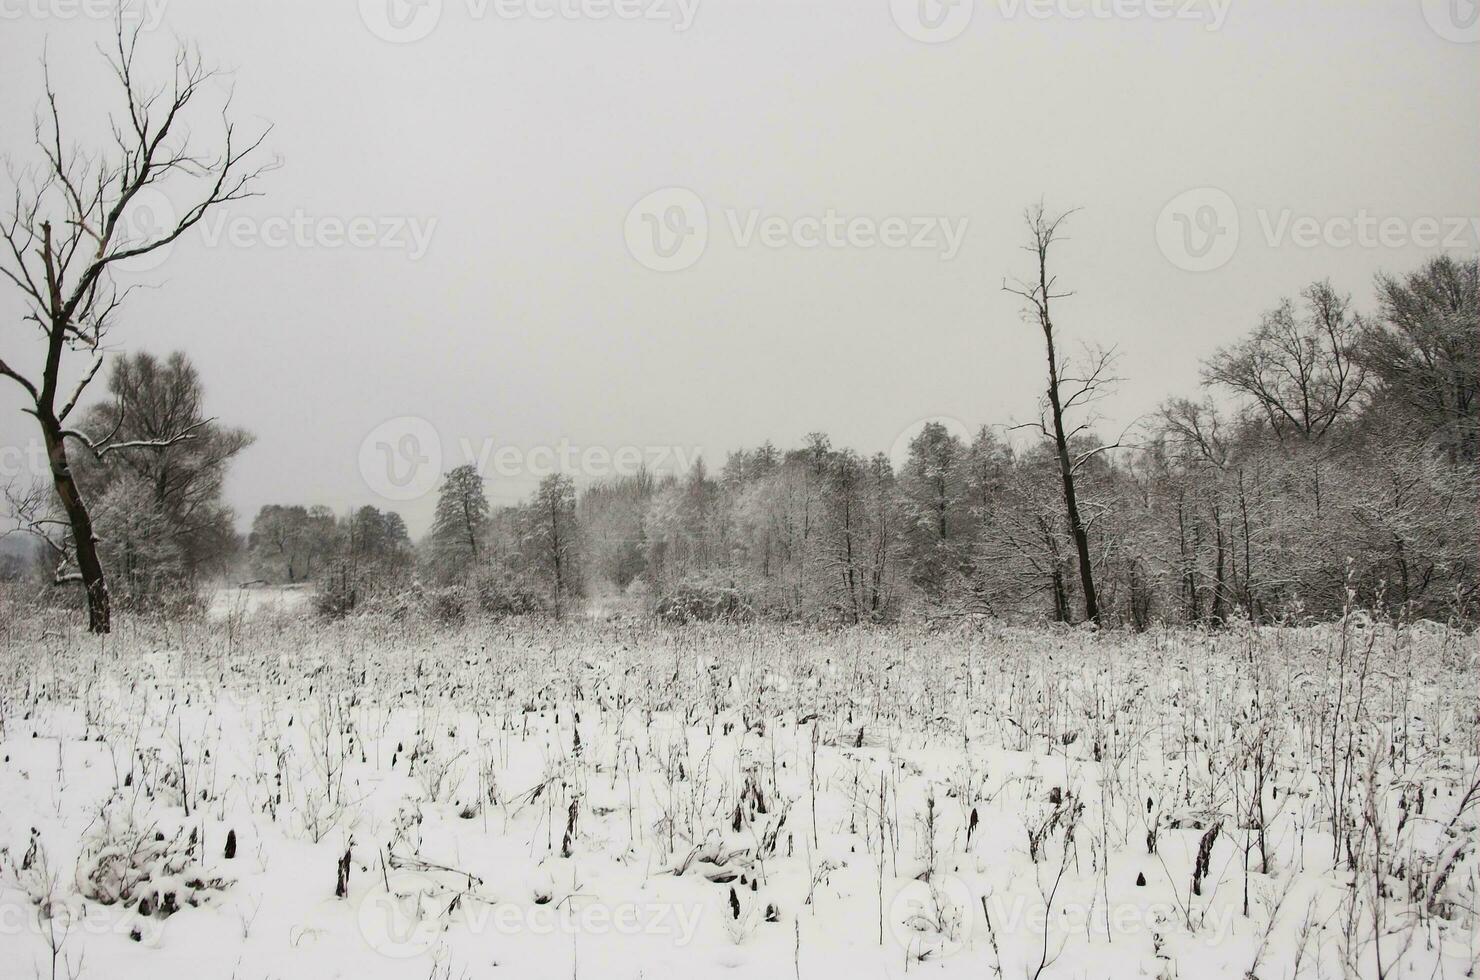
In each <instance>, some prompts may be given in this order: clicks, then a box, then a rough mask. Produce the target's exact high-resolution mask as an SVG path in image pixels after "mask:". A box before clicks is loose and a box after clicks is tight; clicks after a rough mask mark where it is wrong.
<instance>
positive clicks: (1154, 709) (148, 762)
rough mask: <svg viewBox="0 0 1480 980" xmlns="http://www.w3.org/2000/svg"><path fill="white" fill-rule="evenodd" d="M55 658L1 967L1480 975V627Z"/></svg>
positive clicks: (406, 972)
mask: <svg viewBox="0 0 1480 980" xmlns="http://www.w3.org/2000/svg"><path fill="white" fill-rule="evenodd" d="M37 634H38V635H37V637H36V639H35V641H34V642H33V643H26V644H18V645H14V646H13V647H12V648H11V649H8V650H5V651H4V653H3V656H0V672H3V674H0V685H3V686H0V691H3V695H4V699H3V718H0V722H3V750H4V756H3V764H0V845H3V846H4V847H5V849H6V852H5V853H0V976H5V977H11V976H14V977H35V976H41V977H51V976H57V977H66V976H78V977H97V978H109V980H112V978H120V980H131V978H141V980H142V978H148V980H162V978H171V977H185V976H191V977H194V976H202V977H222V978H226V977H235V978H239V980H249V978H267V977H273V978H298V977H303V978H315V980H318V978H329V977H354V978H357V980H375V978H382V977H384V978H391V977H418V978H426V977H447V978H457V977H464V976H466V977H479V978H481V977H509V978H517V980H524V978H535V977H560V978H569V977H598V978H630V977H680V976H682V977H690V976H693V977H731V976H746V977H751V976H754V977H799V978H809V977H817V978H822V977H835V976H859V977H864V976H867V977H892V976H902V975H904V974H906V973H914V972H920V973H921V974H922V975H925V976H939V977H949V978H955V977H962V978H965V977H970V978H983V977H996V976H1003V977H1009V978H1019V977H1029V978H1031V977H1035V976H1039V975H1041V976H1043V977H1087V978H1092V977H1140V976H1145V977H1177V976H1180V977H1205V976H1206V977H1215V976H1216V977H1246V976H1255V977H1260V978H1266V980H1269V978H1285V977H1311V978H1315V977H1321V976H1325V977H1333V978H1335V977H1343V976H1377V975H1379V973H1382V974H1385V975H1387V976H1395V977H1396V976H1403V977H1460V976H1468V975H1473V972H1474V970H1475V966H1476V955H1477V951H1476V946H1475V942H1476V940H1475V929H1476V918H1475V912H1474V910H1475V908H1476V888H1477V860H1476V855H1475V845H1476V841H1475V827H1476V820H1477V816H1480V813H1477V811H1480V800H1477V794H1480V789H1477V773H1480V769H1477V766H1480V762H1477V731H1480V723H1477V709H1476V703H1477V685H1476V644H1475V638H1474V637H1473V636H1472V635H1471V636H1466V635H1462V634H1454V633H1449V632H1447V631H1444V630H1424V631H1416V630H1410V631H1404V632H1401V633H1394V632H1392V631H1391V630H1385V629H1384V630H1376V629H1372V628H1357V627H1355V626H1352V627H1349V628H1347V629H1338V628H1322V629H1317V630H1258V631H1252V630H1240V631H1231V632H1228V633H1224V634H1221V635H1212V636H1209V635H1203V634H1197V633H1189V632H1183V633H1152V634H1146V635H1141V636H1134V637H1131V636H1102V637H1095V636H1092V635H1088V634H1083V633H1074V632H1068V631H1063V632H1031V631H1026V630H1016V629H1004V628H1000V627H992V626H982V625H979V626H966V627H961V628H957V629H954V630H950V631H944V632H924V631H919V630H914V629H905V628H901V629H898V630H894V631H881V632H873V631H844V632H831V633H822V632H813V631H807V630H802V629H800V628H796V629H793V628H786V629H783V628H777V627H765V626H713V627H704V626H700V627H691V628H687V629H680V630H667V629H659V628H657V627H653V626H647V625H632V624H627V625H621V624H599V623H590V622H582V623H578V624H571V625H569V626H564V627H552V626H544V625H538V624H506V625H494V624H480V625H469V626H467V627H465V628H462V629H460V630H458V631H456V632H437V631H430V630H426V629H424V628H422V627H419V626H416V625H413V624H408V623H397V622H390V621H385V622H363V621H362V622H356V623H352V624H337V625H323V624H319V623H315V622H313V621H312V620H310V619H307V618H302V619H298V620H292V619H288V618H284V617H276V618H274V617H262V618H260V619H250V618H248V617H227V618H224V619H221V620H216V621H213V622H210V623H208V624H204V625H190V626H179V625H176V626H171V627H168V628H167V627H156V628H152V629H151V628H145V627H143V626H137V627H133V628H130V629H124V630H120V631H119V632H118V634H117V635H116V636H115V637H113V638H110V639H109V640H107V641H99V640H97V639H93V638H87V637H85V636H82V635H73V636H65V637H58V636H57V635H56V634H55V633H54V632H53V633H43V632H42V631H40V630H38V631H37ZM341 886H342V887H341ZM339 891H342V894H336V892H339ZM1379 965H1380V968H1379Z"/></svg>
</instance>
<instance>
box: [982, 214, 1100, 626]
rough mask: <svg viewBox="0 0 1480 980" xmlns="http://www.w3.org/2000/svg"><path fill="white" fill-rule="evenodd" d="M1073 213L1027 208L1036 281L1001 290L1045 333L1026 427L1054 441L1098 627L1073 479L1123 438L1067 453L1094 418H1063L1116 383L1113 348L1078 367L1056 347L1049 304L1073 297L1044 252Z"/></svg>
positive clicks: (1082, 581) (1087, 598)
mask: <svg viewBox="0 0 1480 980" xmlns="http://www.w3.org/2000/svg"><path fill="white" fill-rule="evenodd" d="M1073 213H1074V212H1073V211H1066V212H1064V213H1063V214H1060V215H1057V216H1051V215H1049V214H1048V213H1047V212H1046V211H1045V210H1044V207H1043V203H1042V202H1041V201H1040V202H1039V203H1038V204H1037V205H1035V206H1034V207H1032V208H1029V209H1028V212H1027V214H1026V218H1027V222H1028V238H1029V241H1028V244H1027V245H1025V246H1024V248H1026V249H1027V250H1028V251H1029V252H1031V253H1033V256H1034V257H1035V258H1036V259H1037V262H1038V269H1037V278H1036V280H1034V281H1030V282H1024V281H1021V280H1013V281H1012V282H1011V283H1008V282H1004V283H1003V284H1002V288H1003V289H1004V290H1006V291H1007V292H1009V293H1012V294H1013V295H1015V296H1021V297H1022V298H1023V299H1024V300H1026V301H1027V303H1028V306H1027V309H1026V311H1025V312H1027V313H1029V314H1030V315H1031V316H1032V317H1033V318H1035V319H1036V320H1037V321H1038V326H1039V327H1040V328H1041V329H1042V331H1043V344H1044V348H1045V350H1046V352H1047V356H1048V389H1047V391H1046V392H1045V405H1044V406H1043V408H1044V411H1042V412H1041V413H1040V414H1039V417H1038V421H1037V422H1034V423H1030V427H1031V428H1036V429H1037V430H1038V432H1039V433H1040V434H1041V435H1042V436H1043V437H1044V438H1045V439H1047V440H1049V441H1050V442H1052V444H1053V447H1054V452H1055V454H1056V456H1057V458H1058V464H1059V478H1060V482H1061V483H1062V484H1063V490H1064V515H1065V517H1066V519H1067V521H1068V524H1069V532H1070V534H1071V535H1072V536H1073V538H1074V550H1075V552H1076V553H1077V555H1078V559H1079V585H1080V589H1081V590H1082V591H1083V593H1084V615H1085V618H1086V619H1090V620H1093V621H1094V622H1096V623H1098V622H1099V621H1100V604H1099V599H1098V598H1097V596H1096V594H1095V576H1094V566H1093V562H1092V560H1091V557H1090V552H1089V525H1088V523H1087V522H1086V521H1085V520H1084V518H1083V516H1082V514H1081V513H1080V506H1079V495H1078V492H1077V488H1076V486H1075V477H1076V475H1077V474H1078V472H1079V469H1080V467H1082V466H1083V465H1084V464H1085V463H1087V462H1089V461H1090V460H1091V459H1093V458H1094V457H1096V456H1098V455H1099V454H1100V453H1103V452H1105V451H1107V450H1110V449H1115V448H1117V447H1119V446H1120V445H1121V440H1116V441H1115V442H1113V443H1110V444H1106V445H1100V446H1095V447H1092V448H1090V449H1087V450H1085V451H1082V452H1071V451H1070V445H1071V443H1073V442H1074V440H1075V438H1076V437H1077V436H1080V435H1086V434H1088V433H1089V431H1090V429H1091V427H1092V425H1093V423H1094V420H1093V419H1086V420H1085V421H1082V422H1080V423H1079V424H1077V425H1074V426H1068V425H1066V423H1065V417H1066V415H1067V413H1069V412H1070V411H1071V410H1072V409H1075V408H1082V407H1084V406H1087V405H1089V404H1091V403H1092V402H1094V401H1095V400H1097V399H1098V398H1099V397H1100V396H1102V395H1103V394H1104V393H1105V389H1106V387H1107V386H1108V385H1111V384H1113V383H1114V382H1115V381H1116V380H1118V379H1116V378H1115V377H1113V375H1112V371H1113V368H1114V364H1115V352H1114V350H1113V349H1112V350H1100V351H1095V350H1090V351H1087V352H1086V355H1085V359H1084V363H1083V365H1081V366H1078V367H1076V366H1075V365H1072V364H1070V363H1068V361H1067V360H1064V359H1061V358H1060V356H1059V354H1058V351H1057V349H1056V347H1055V339H1054V326H1053V317H1052V315H1051V313H1050V309H1049V307H1050V304H1051V303H1052V302H1053V301H1054V300H1059V299H1064V298H1066V297H1069V296H1072V295H1074V294H1073V293H1071V292H1055V285H1056V283H1057V281H1058V277H1057V276H1051V275H1049V273H1048V250H1049V248H1050V247H1052V246H1053V244H1054V242H1055V241H1058V240H1060V235H1059V228H1060V226H1061V225H1062V224H1063V223H1064V220H1065V219H1066V218H1068V217H1069V215H1071V214H1073ZM1122 438H1123V437H1122Z"/></svg>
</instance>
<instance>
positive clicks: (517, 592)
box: [474, 569, 544, 618]
mask: <svg viewBox="0 0 1480 980" xmlns="http://www.w3.org/2000/svg"><path fill="white" fill-rule="evenodd" d="M474 591H475V592H476V595H477V600H478V608H479V609H480V610H481V611H482V612H485V613H487V614H489V615H490V616H494V617H497V618H503V617H506V616H527V615H530V614H532V613H538V612H541V611H542V610H543V609H544V598H543V597H542V596H541V594H540V592H539V590H538V589H537V588H536V587H535V586H534V585H533V584H532V583H531V582H529V580H528V579H527V578H525V577H524V576H521V575H516V574H515V573H513V572H510V571H508V570H506V569H492V570H489V571H487V572H484V573H483V574H482V575H480V576H479V577H478V581H477V583H476V584H475V585H474Z"/></svg>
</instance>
